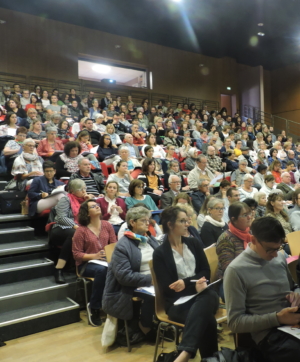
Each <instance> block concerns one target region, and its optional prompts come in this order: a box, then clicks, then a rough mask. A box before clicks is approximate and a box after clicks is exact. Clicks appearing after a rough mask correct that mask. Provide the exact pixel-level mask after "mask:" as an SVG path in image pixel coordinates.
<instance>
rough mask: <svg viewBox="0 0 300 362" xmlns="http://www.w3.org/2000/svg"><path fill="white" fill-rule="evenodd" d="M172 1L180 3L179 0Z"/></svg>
mask: <svg viewBox="0 0 300 362" xmlns="http://www.w3.org/2000/svg"><path fill="white" fill-rule="evenodd" d="M173 1H174V3H180V1H181V0H173Z"/></svg>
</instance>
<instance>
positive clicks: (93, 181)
mask: <svg viewBox="0 0 300 362" xmlns="http://www.w3.org/2000/svg"><path fill="white" fill-rule="evenodd" d="M78 166H79V171H77V172H74V173H73V174H72V175H71V177H70V181H72V180H74V179H76V178H79V179H81V180H82V181H84V183H85V184H86V192H87V194H88V195H94V196H96V197H100V196H103V193H104V182H103V176H102V175H101V174H99V173H92V172H91V164H90V161H89V160H88V159H87V158H82V159H80V160H79V161H78Z"/></svg>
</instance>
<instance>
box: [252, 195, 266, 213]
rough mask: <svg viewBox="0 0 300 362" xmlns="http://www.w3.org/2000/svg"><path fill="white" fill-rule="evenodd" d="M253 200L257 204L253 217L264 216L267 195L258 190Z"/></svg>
mask: <svg viewBox="0 0 300 362" xmlns="http://www.w3.org/2000/svg"><path fill="white" fill-rule="evenodd" d="M254 200H255V201H256V202H257V204H258V206H257V208H256V211H255V219H256V218H258V217H263V216H265V213H266V205H267V195H266V194H265V193H264V192H261V191H259V192H257V193H256V194H255V195H254Z"/></svg>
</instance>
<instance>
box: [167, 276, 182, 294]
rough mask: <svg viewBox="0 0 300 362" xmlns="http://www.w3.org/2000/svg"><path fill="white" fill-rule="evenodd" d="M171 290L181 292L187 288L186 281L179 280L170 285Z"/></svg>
mask: <svg viewBox="0 0 300 362" xmlns="http://www.w3.org/2000/svg"><path fill="white" fill-rule="evenodd" d="M169 288H170V289H172V290H174V292H177V293H178V292H181V291H182V290H183V289H184V288H185V284H184V281H183V280H182V279H179V280H177V282H174V283H172V284H170V285H169Z"/></svg>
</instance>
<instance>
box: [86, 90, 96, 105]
mask: <svg viewBox="0 0 300 362" xmlns="http://www.w3.org/2000/svg"><path fill="white" fill-rule="evenodd" d="M94 95H95V93H94V92H93V91H89V94H88V98H87V103H88V106H89V108H92V107H93V100H94Z"/></svg>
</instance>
